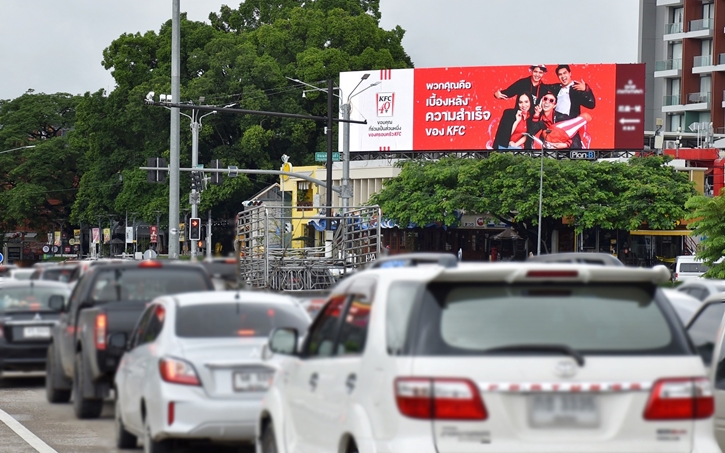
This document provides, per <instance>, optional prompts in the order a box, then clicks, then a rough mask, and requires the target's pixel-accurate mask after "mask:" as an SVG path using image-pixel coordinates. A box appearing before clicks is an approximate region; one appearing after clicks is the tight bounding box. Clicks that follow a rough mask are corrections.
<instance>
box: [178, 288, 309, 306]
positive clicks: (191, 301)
mask: <svg viewBox="0 0 725 453" xmlns="http://www.w3.org/2000/svg"><path fill="white" fill-rule="evenodd" d="M173 299H175V300H176V302H177V303H178V304H179V306H182V307H183V306H188V305H198V304H208V303H212V304H214V303H216V304H218V303H236V302H241V303H255V302H256V303H277V304H288V305H296V304H297V301H296V300H295V299H294V298H292V297H289V296H285V295H281V294H275V293H265V292H261V291H244V290H240V291H203V292H193V293H183V294H175V295H174V296H173Z"/></svg>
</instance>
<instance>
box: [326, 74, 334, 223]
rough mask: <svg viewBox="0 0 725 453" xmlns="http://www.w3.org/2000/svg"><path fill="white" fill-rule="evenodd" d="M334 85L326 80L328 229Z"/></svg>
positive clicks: (329, 221) (330, 210) (330, 218)
mask: <svg viewBox="0 0 725 453" xmlns="http://www.w3.org/2000/svg"><path fill="white" fill-rule="evenodd" d="M333 89H334V86H333V84H332V79H328V80H327V178H326V182H327V189H325V195H326V201H325V204H327V214H326V215H327V221H326V222H325V227H326V228H325V229H326V230H328V231H331V230H332V190H330V189H331V188H332V96H333V93H332V90H333Z"/></svg>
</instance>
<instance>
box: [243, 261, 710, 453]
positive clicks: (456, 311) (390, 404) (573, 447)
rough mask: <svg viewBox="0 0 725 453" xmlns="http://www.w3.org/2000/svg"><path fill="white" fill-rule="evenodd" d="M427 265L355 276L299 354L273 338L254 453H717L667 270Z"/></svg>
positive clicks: (387, 264) (703, 389)
mask: <svg viewBox="0 0 725 453" xmlns="http://www.w3.org/2000/svg"><path fill="white" fill-rule="evenodd" d="M428 258H430V255H428V257H427V258H426V259H417V258H416V257H415V255H399V256H392V257H388V258H384V259H379V260H377V261H376V262H375V264H374V265H373V266H374V268H371V269H368V270H364V271H362V272H358V273H355V274H353V275H351V276H350V277H347V278H346V279H345V280H343V281H342V282H340V283H339V284H338V286H336V287H335V288H333V290H332V291H331V295H330V297H329V299H328V302H327V304H326V305H325V307H324V308H323V309H322V311H321V312H320V313H319V314H318V316H317V317H316V318H315V321H314V322H313V324H312V325H311V326H310V328H309V330H308V333H307V335H306V338H305V339H304V340H303V341H302V342H301V344H300V345H299V346H296V344H297V343H298V342H297V341H296V339H297V338H299V334H298V333H297V332H296V331H295V329H293V328H290V329H277V330H276V331H275V332H274V333H273V334H272V336H271V337H270V341H269V349H270V351H272V352H273V353H274V355H273V357H275V358H278V357H279V356H280V355H284V356H285V359H284V360H282V361H281V362H280V365H281V368H280V370H279V372H278V374H277V376H276V377H275V380H274V383H273V385H272V387H271V388H270V390H269V392H267V395H266V396H265V398H264V401H263V403H262V411H261V413H260V417H259V422H258V425H257V435H258V436H259V438H258V446H257V451H258V452H260V453H272V452H275V453H454V452H455V453H461V452H465V453H478V452H493V451H497V452H524V451H526V452H554V451H556V452H583V451H587V452H605V451H606V452H634V451H637V452H645V451H649V452H655V451H656V452H663V451H667V452H719V451H720V449H719V448H718V446H717V444H716V442H715V439H714V435H713V419H712V415H713V410H714V408H713V406H714V400H713V396H712V389H711V386H710V383H709V381H708V379H707V377H706V370H705V367H704V365H703V363H702V360H701V359H700V357H699V356H698V355H697V354H696V352H695V350H694V348H693V347H692V345H691V344H690V343H689V342H688V340H687V336H686V333H685V331H684V328H683V326H682V323H681V322H679V320H677V315H676V314H675V312H674V310H673V309H672V307H671V306H670V305H669V303H668V302H667V301H666V299H665V297H664V295H663V294H662V292H661V291H660V290H659V289H658V288H657V285H658V284H659V283H662V282H666V281H668V279H669V277H670V273H669V270H667V268H665V267H664V266H656V267H655V268H651V269H649V268H631V267H629V268H625V267H614V266H594V265H582V264H568V263H561V264H554V263H457V262H456V258H455V257H454V256H453V255H442V256H440V257H439V258H438V259H437V263H435V264H427V263H425V262H424V261H426V260H427V259H428ZM399 266H402V267H399ZM411 266H416V267H415V268H414V269H412V268H411Z"/></svg>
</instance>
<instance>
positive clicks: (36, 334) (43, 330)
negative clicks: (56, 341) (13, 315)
mask: <svg viewBox="0 0 725 453" xmlns="http://www.w3.org/2000/svg"><path fill="white" fill-rule="evenodd" d="M23 338H50V327H24V328H23Z"/></svg>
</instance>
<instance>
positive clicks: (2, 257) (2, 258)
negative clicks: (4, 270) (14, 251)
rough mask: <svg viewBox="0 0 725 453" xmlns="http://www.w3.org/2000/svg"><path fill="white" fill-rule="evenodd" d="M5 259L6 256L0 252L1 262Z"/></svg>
mask: <svg viewBox="0 0 725 453" xmlns="http://www.w3.org/2000/svg"><path fill="white" fill-rule="evenodd" d="M3 261H5V257H4V256H3V254H2V253H0V263H2V262H3Z"/></svg>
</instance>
